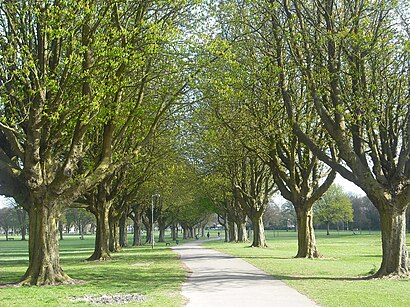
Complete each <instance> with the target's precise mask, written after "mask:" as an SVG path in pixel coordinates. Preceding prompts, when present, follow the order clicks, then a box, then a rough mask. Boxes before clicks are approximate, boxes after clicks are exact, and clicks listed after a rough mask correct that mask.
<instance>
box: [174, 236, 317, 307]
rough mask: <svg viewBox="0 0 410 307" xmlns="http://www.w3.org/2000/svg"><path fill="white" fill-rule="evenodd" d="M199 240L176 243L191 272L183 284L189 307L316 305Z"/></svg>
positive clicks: (243, 262)
mask: <svg viewBox="0 0 410 307" xmlns="http://www.w3.org/2000/svg"><path fill="white" fill-rule="evenodd" d="M200 243H201V241H196V242H190V243H186V244H183V245H178V246H175V247H173V249H174V251H175V252H177V253H178V254H179V255H180V256H181V260H182V262H183V263H184V264H185V265H186V266H187V267H188V269H189V271H190V272H191V274H190V276H189V278H188V280H187V281H186V282H185V283H184V285H183V286H182V295H183V296H185V297H186V298H187V299H188V300H189V302H188V304H187V306H188V307H201V306H221V307H230V306H232V307H238V306H246V307H257V306H264V307H265V306H266V307H267V306H281V307H282V306H286V307H293V306H300V307H302V306H303V307H308V306H317V305H315V303H314V302H313V301H311V300H309V299H308V298H307V297H306V296H304V295H302V294H300V293H299V292H297V291H296V290H294V289H292V288H290V287H289V286H287V285H286V284H284V283H283V282H281V281H279V280H276V279H274V278H273V277H272V276H269V275H267V274H266V273H264V272H263V271H261V270H259V269H257V268H256V267H254V266H253V265H251V264H249V263H247V262H246V261H244V260H242V259H240V258H235V257H233V256H229V255H226V254H223V253H220V252H217V251H214V250H211V249H207V248H204V247H202V246H200Z"/></svg>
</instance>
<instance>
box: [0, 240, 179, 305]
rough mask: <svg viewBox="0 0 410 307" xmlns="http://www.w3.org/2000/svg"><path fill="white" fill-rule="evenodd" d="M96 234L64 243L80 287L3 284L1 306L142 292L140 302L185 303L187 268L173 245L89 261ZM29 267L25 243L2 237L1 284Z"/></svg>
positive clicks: (68, 268) (68, 267) (65, 260)
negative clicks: (182, 293) (15, 286)
mask: <svg viewBox="0 0 410 307" xmlns="http://www.w3.org/2000/svg"><path fill="white" fill-rule="evenodd" d="M93 244H94V238H93V237H92V236H86V239H85V240H80V239H79V237H78V236H71V237H70V236H67V237H66V238H65V239H64V240H63V241H61V242H60V257H61V263H62V266H63V268H64V270H65V272H66V273H67V274H68V275H69V276H70V277H72V278H74V279H78V280H81V281H83V284H81V285H75V286H57V287H19V288H14V287H5V288H4V287H2V288H0V306H67V305H76V306H90V304H88V305H87V304H86V303H81V302H73V301H72V299H75V298H81V297H84V296H85V295H87V296H101V295H104V294H106V295H114V294H120V293H123V294H125V293H138V294H143V295H145V302H144V303H130V304H128V305H130V306H133V305H138V306H182V305H183V303H184V298H183V297H182V296H181V295H180V290H181V285H182V283H183V282H184V280H185V279H186V272H185V270H184V269H183V267H182V266H181V263H180V261H179V259H178V257H177V256H176V254H174V253H173V252H172V251H171V250H170V249H169V247H166V246H165V244H164V243H159V244H157V245H156V246H155V248H154V249H152V248H151V246H142V247H129V248H126V249H124V250H123V251H122V252H120V253H115V254H112V256H113V260H111V261H101V262H87V261H85V259H86V258H88V257H89V256H90V255H91V253H92V251H93ZM27 265H28V255H27V242H22V241H18V240H17V239H16V240H15V241H5V240H4V237H0V284H4V283H11V282H14V281H17V280H18V279H19V278H20V277H21V276H22V275H23V274H24V272H25V270H26V269H27Z"/></svg>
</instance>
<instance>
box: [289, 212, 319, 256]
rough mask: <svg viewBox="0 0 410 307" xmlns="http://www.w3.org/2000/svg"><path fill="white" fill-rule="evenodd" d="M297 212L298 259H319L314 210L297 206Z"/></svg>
mask: <svg viewBox="0 0 410 307" xmlns="http://www.w3.org/2000/svg"><path fill="white" fill-rule="evenodd" d="M295 210H296V217H297V225H298V252H297V254H296V258H319V257H320V255H319V251H318V249H317V246H316V238H315V230H314V228H313V214H312V208H310V209H305V208H303V207H302V206H295Z"/></svg>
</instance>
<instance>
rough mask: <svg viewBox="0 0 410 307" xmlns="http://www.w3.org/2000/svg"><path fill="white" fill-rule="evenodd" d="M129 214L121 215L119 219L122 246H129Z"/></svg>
mask: <svg viewBox="0 0 410 307" xmlns="http://www.w3.org/2000/svg"><path fill="white" fill-rule="evenodd" d="M126 222H127V214H125V213H124V214H123V215H121V218H120V221H119V231H120V232H119V241H120V242H119V243H120V247H127V246H128V238H127V223H126Z"/></svg>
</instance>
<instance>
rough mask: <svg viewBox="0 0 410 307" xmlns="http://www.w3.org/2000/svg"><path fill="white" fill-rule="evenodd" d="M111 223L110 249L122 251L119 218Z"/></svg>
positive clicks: (111, 250)
mask: <svg viewBox="0 0 410 307" xmlns="http://www.w3.org/2000/svg"><path fill="white" fill-rule="evenodd" d="M109 225H110V238H109V249H110V252H114V253H117V252H119V251H121V246H120V238H119V235H118V229H119V225H118V220H117V221H112V222H110V223H109Z"/></svg>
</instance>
